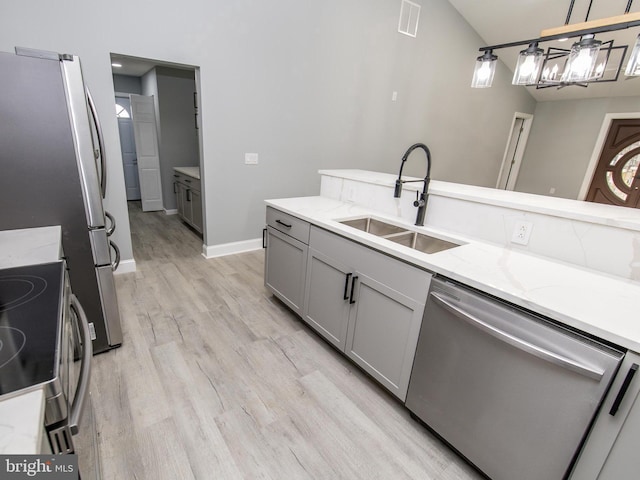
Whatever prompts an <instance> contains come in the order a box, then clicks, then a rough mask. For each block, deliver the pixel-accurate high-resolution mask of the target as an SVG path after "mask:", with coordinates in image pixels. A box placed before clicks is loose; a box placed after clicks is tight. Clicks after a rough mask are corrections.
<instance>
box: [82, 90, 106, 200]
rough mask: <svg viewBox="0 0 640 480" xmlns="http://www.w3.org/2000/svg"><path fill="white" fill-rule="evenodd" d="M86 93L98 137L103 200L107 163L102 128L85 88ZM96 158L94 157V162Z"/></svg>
mask: <svg viewBox="0 0 640 480" xmlns="http://www.w3.org/2000/svg"><path fill="white" fill-rule="evenodd" d="M86 91H87V102H88V104H89V111H90V112H91V118H93V123H94V125H95V126H96V134H97V135H98V153H99V156H100V193H102V198H105V196H106V194H107V161H106V158H105V155H104V141H103V138H102V127H101V126H100V119H99V118H98V110H96V105H95V103H94V102H93V97H92V96H91V92H89V89H88V88H86ZM97 160H98V158H97V157H96V161H97Z"/></svg>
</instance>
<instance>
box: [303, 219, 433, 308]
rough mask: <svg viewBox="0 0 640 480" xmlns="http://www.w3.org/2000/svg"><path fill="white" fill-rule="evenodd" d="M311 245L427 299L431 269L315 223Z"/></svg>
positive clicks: (418, 298)
mask: <svg viewBox="0 0 640 480" xmlns="http://www.w3.org/2000/svg"><path fill="white" fill-rule="evenodd" d="M309 246H310V247H311V248H314V249H315V250H318V251H320V252H322V253H324V254H325V255H327V256H329V257H331V258H335V259H336V260H338V261H340V262H342V263H344V264H346V265H353V266H356V268H357V269H358V271H360V272H361V273H363V274H365V275H367V276H369V277H371V278H377V279H383V280H384V283H385V284H386V285H388V286H389V287H390V288H392V289H394V290H396V291H398V292H402V293H403V294H404V295H406V296H407V297H409V298H411V299H412V300H415V301H416V302H418V303H421V304H424V303H425V302H426V301H427V293H428V290H429V284H430V282H431V274H430V273H429V272H426V271H424V270H421V269H419V268H417V267H414V266H413V265H409V264H408V263H405V262H403V261H402V260H399V259H397V258H393V257H390V256H388V255H386V254H384V253H382V252H378V251H376V250H373V249H371V248H368V247H366V246H364V245H360V244H358V243H356V242H353V241H351V240H348V239H346V238H343V237H341V236H339V235H336V234H334V233H331V232H328V231H326V230H323V229H321V228H318V227H315V226H314V227H313V228H311V233H310V241H309Z"/></svg>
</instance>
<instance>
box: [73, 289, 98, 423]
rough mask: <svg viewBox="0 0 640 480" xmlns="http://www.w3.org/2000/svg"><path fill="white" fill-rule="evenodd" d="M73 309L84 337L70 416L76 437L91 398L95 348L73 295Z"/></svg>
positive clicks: (79, 306)
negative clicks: (92, 359) (90, 383)
mask: <svg viewBox="0 0 640 480" xmlns="http://www.w3.org/2000/svg"><path fill="white" fill-rule="evenodd" d="M70 306H71V309H72V310H73V311H74V312H75V313H76V317H77V318H78V323H79V324H80V325H79V326H80V336H81V337H82V338H81V339H82V363H81V364H80V379H79V380H78V386H77V387H76V394H75V396H74V397H73V404H72V405H71V415H70V416H69V428H70V429H71V434H72V435H76V434H77V433H78V430H79V423H80V418H82V413H83V412H84V405H85V403H86V400H87V398H88V397H89V382H90V381H91V357H92V356H93V346H92V344H91V336H90V333H89V321H88V320H87V314H86V313H85V312H84V309H83V308H82V305H81V304H80V302H79V301H78V298H77V297H76V296H75V295H73V294H71V305H70Z"/></svg>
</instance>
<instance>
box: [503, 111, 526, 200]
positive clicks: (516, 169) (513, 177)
mask: <svg viewBox="0 0 640 480" xmlns="http://www.w3.org/2000/svg"><path fill="white" fill-rule="evenodd" d="M519 118H521V119H522V133H521V134H520V140H519V141H518V145H517V147H516V149H515V151H514V153H513V160H514V163H513V167H512V168H511V169H510V172H509V170H507V165H508V164H509V162H510V160H508V158H507V157H508V156H509V147H510V146H511V142H512V141H513V137H514V133H515V132H514V127H515V125H516V120H517V119H519ZM532 123H533V114H531V113H522V112H515V113H514V114H513V120H511V128H510V129H509V132H510V133H509V137H508V138H507V145H506V147H505V149H504V155H503V156H502V164H501V165H500V171H499V173H498V179H497V180H496V188H497V189H500V190H514V189H515V188H516V182H517V181H518V174H519V173H520V166H521V165H522V160H523V158H524V152H525V150H526V148H527V141H528V140H529V133H530V132H531V125H532ZM507 173H510V174H509V179H508V180H507V183H506V185H505V187H504V189H503V188H501V187H500V184H501V183H502V179H503V177H504V176H505V175H506V174H507Z"/></svg>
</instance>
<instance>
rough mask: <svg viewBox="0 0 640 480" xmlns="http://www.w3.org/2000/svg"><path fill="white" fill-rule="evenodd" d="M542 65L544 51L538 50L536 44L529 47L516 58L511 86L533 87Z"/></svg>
mask: <svg viewBox="0 0 640 480" xmlns="http://www.w3.org/2000/svg"><path fill="white" fill-rule="evenodd" d="M543 63H544V50H542V49H541V48H538V42H534V43H532V44H530V45H529V48H527V49H526V50H522V51H521V52H520V55H519V56H518V63H517V64H516V70H515V72H514V73H513V80H512V82H511V83H512V84H513V85H533V84H535V83H537V81H538V75H539V74H540V69H541V68H542V64H543Z"/></svg>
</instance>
